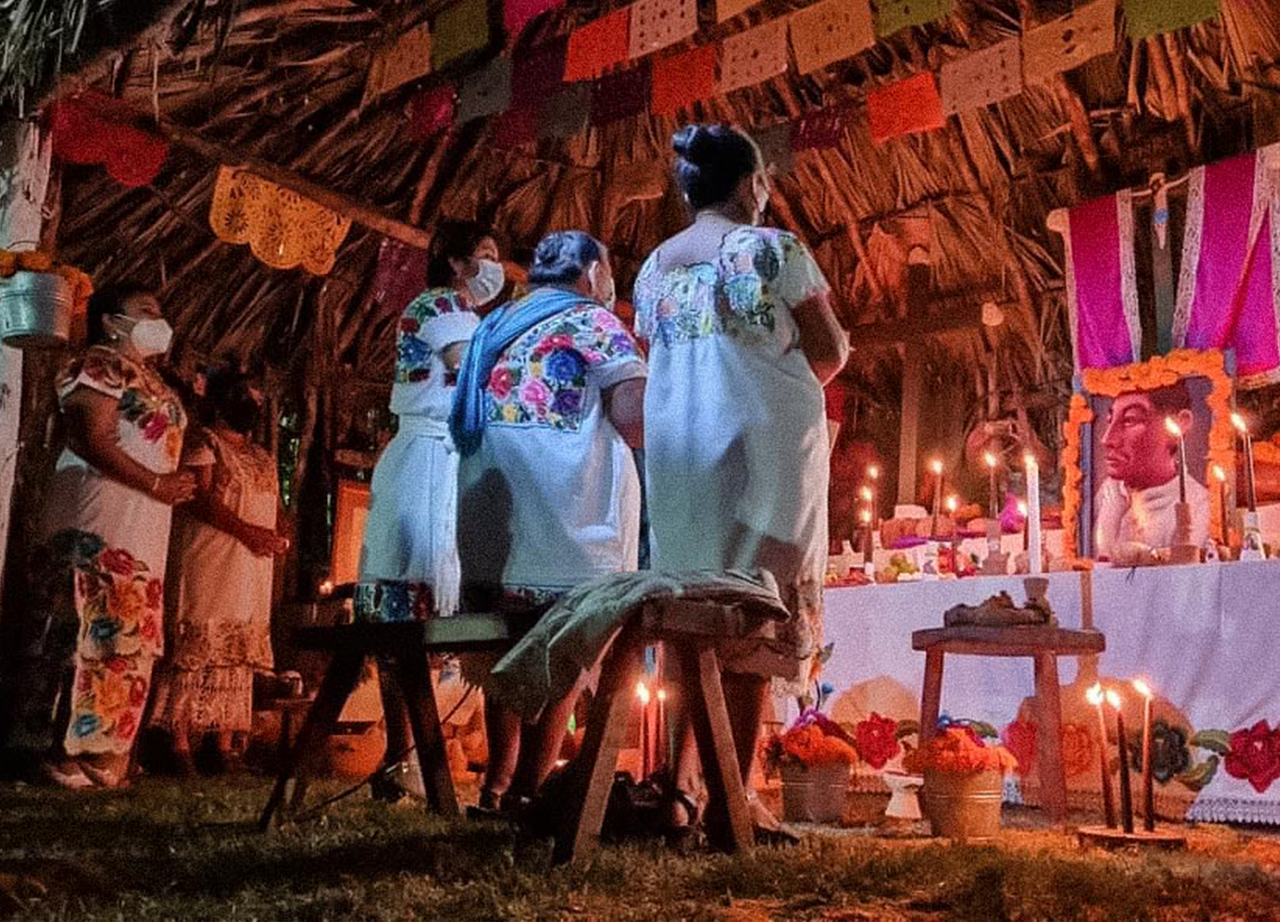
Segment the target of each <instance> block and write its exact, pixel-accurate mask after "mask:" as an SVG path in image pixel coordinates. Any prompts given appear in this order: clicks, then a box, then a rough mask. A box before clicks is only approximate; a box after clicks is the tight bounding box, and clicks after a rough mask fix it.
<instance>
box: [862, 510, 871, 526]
mask: <svg viewBox="0 0 1280 922" xmlns="http://www.w3.org/2000/svg"><path fill="white" fill-rule="evenodd" d="M861 518H862V524H863V525H870V524H871V510H870V509H863V510H862V514H861Z"/></svg>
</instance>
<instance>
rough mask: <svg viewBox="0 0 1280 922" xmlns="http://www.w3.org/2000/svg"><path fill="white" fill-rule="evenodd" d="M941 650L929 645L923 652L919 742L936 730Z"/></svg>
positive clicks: (938, 708)
mask: <svg viewBox="0 0 1280 922" xmlns="http://www.w3.org/2000/svg"><path fill="white" fill-rule="evenodd" d="M943 656H945V654H944V653H943V652H942V650H940V649H938V648H936V647H931V648H929V649H928V650H926V651H925V654H924V690H923V691H921V693H920V736H919V739H920V744H921V745H924V743H925V741H926V740H928V739H929V737H931V736H933V735H934V734H935V733H937V732H938V715H939V714H940V713H941V708H942V661H943Z"/></svg>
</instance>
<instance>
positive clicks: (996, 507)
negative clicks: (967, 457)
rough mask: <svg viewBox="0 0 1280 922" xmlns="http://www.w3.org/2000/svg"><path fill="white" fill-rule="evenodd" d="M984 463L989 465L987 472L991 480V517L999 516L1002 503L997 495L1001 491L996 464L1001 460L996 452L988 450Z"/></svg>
mask: <svg viewBox="0 0 1280 922" xmlns="http://www.w3.org/2000/svg"><path fill="white" fill-rule="evenodd" d="M982 463H983V464H985V465H986V466H987V474H988V477H989V479H990V481H991V510H990V514H991V518H993V519H995V518H999V516H1000V503H999V499H998V498H997V497H996V493H997V492H998V491H999V485H998V484H997V483H996V466H997V465H998V464H999V463H1000V462H999V459H997V458H996V456H995V455H994V454H992V453H991V452H987V453H986V454H984V455H983V456H982Z"/></svg>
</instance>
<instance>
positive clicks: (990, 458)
mask: <svg viewBox="0 0 1280 922" xmlns="http://www.w3.org/2000/svg"><path fill="white" fill-rule="evenodd" d="M982 461H983V463H984V464H986V466H987V467H989V468H991V469H993V470H994V469H995V466H996V465H997V464H999V463H1000V462H999V460H998V459H997V458H996V456H995V455H993V454H992V453H991V452H987V453H986V454H984V455H983V456H982Z"/></svg>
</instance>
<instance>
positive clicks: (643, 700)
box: [636, 682, 649, 707]
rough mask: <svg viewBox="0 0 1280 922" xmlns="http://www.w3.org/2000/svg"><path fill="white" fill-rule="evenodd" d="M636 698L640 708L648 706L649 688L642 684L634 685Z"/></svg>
mask: <svg viewBox="0 0 1280 922" xmlns="http://www.w3.org/2000/svg"><path fill="white" fill-rule="evenodd" d="M636 697H637V698H639V699H640V706H641V707H648V706H649V686H648V685H645V684H644V683H643V682H637V683H636Z"/></svg>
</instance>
